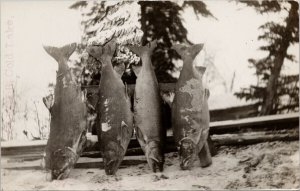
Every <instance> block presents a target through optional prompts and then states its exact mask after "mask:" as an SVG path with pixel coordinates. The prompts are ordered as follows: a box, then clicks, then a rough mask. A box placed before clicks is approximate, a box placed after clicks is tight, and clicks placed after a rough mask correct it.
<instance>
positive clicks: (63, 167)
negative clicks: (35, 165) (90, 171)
mask: <svg viewBox="0 0 300 191" xmlns="http://www.w3.org/2000/svg"><path fill="white" fill-rule="evenodd" d="M44 49H45V50H46V52H47V53H48V54H49V55H50V56H52V57H53V58H54V59H55V60H56V61H57V62H58V71H57V75H56V85H55V91H54V99H53V97H52V96H47V97H45V98H43V102H44V104H45V105H46V107H47V108H48V109H49V111H50V114H51V122H50V135H49V139H48V141H47V146H46V149H45V158H44V160H45V168H46V169H48V170H51V179H64V178H67V177H68V176H69V173H70V170H71V169H72V168H73V167H74V165H75V163H76V161H77V160H78V158H79V156H80V154H81V153H82V150H83V148H84V145H85V143H86V136H85V134H86V128H87V125H86V114H87V113H86V104H85V102H84V94H83V92H82V91H81V89H80V85H77V84H76V82H75V79H74V77H73V75H72V73H71V71H70V68H69V67H68V65H67V61H68V59H69V57H70V56H71V55H72V53H73V52H74V51H75V49H76V44H75V43H73V44H69V45H66V46H63V47H61V48H57V47H50V46H45V47H44Z"/></svg>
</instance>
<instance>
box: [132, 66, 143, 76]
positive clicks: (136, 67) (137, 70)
mask: <svg viewBox="0 0 300 191" xmlns="http://www.w3.org/2000/svg"><path fill="white" fill-rule="evenodd" d="M141 68H142V66H136V65H132V70H133V72H134V74H135V76H136V77H137V76H138V75H139V73H140V71H141Z"/></svg>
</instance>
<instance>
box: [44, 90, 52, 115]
mask: <svg viewBox="0 0 300 191" xmlns="http://www.w3.org/2000/svg"><path fill="white" fill-rule="evenodd" d="M43 102H44V104H45V106H46V107H47V109H48V110H49V111H50V112H51V109H52V107H53V105H54V98H53V95H52V94H50V95H48V96H46V97H43Z"/></svg>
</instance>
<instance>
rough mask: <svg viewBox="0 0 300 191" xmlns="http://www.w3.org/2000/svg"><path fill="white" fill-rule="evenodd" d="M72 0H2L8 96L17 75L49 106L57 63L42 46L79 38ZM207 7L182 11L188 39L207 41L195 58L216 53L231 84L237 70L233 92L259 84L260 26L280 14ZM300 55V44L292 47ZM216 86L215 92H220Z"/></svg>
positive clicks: (215, 4) (26, 90) (295, 67)
mask: <svg viewBox="0 0 300 191" xmlns="http://www.w3.org/2000/svg"><path fill="white" fill-rule="evenodd" d="M71 4H72V2H71V1H30V0H27V1H1V90H2V94H1V95H2V96H3V95H5V94H6V93H8V92H6V91H5V88H4V87H6V85H7V84H9V83H11V82H15V81H16V79H17V84H18V91H19V92H20V95H21V99H22V100H23V101H24V102H26V101H29V102H33V101H36V102H37V103H38V104H39V109H40V110H41V113H42V114H43V115H45V116H47V115H48V111H47V110H46V108H45V107H44V106H43V104H42V103H41V98H42V97H43V96H45V95H47V93H48V88H47V87H48V84H49V83H51V82H52V83H53V82H55V77H56V70H57V63H56V61H55V60H54V59H53V58H51V57H50V56H49V55H48V54H47V53H46V52H45V51H44V49H43V45H50V46H63V45H65V44H68V43H72V42H77V43H80V39H81V26H80V21H81V15H80V12H79V11H76V10H71V9H69V8H68V7H69V6H70V5H71ZM206 4H207V8H208V9H209V10H210V11H211V12H212V13H213V15H214V16H215V17H216V18H217V20H216V19H213V18H204V17H201V16H200V17H199V18H197V17H196V16H195V15H194V12H193V10H192V9H186V10H185V11H184V12H183V13H182V19H183V22H184V26H185V27H186V28H187V31H188V38H189V39H190V40H191V41H192V42H194V43H204V47H205V48H204V49H205V51H203V52H202V53H201V54H200V55H199V56H197V58H196V62H199V63H201V62H203V60H204V57H205V53H206V54H209V55H212V56H213V58H214V65H215V66H216V68H217V70H218V72H219V73H220V75H221V76H222V78H223V79H224V81H225V83H226V84H227V85H229V84H230V83H231V80H232V77H233V74H234V72H235V82H234V86H233V92H234V91H238V90H239V89H240V88H241V87H247V86H249V85H250V84H255V82H256V78H255V76H254V75H253V74H254V70H253V69H250V68H249V63H248V62H247V60H248V59H249V58H260V57H262V56H263V55H264V53H262V52H261V51H258V47H259V46H260V45H262V42H259V41H258V40H257V37H258V35H259V34H260V33H261V31H260V30H258V27H259V26H260V25H261V24H263V23H264V22H265V21H267V20H269V19H276V20H280V19H281V16H280V15H279V16H274V15H265V16H262V15H260V14H257V13H256V12H255V11H254V10H253V9H251V8H247V7H246V6H244V5H236V3H235V2H231V3H229V2H228V1H224V0H220V1H206ZM289 51H290V52H291V53H294V54H295V55H296V59H297V60H299V56H298V54H299V45H297V46H294V47H292V48H291V49H290V50H289ZM298 71H299V63H295V64H288V65H287V64H286V65H285V66H284V72H285V73H295V72H296V73H298ZM222 93H224V92H222V91H220V89H219V90H218V89H215V90H213V92H211V95H212V94H213V95H214V94H215V95H217V94H220V95H221V94H222Z"/></svg>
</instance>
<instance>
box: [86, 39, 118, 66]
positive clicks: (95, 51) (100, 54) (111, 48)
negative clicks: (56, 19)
mask: <svg viewBox="0 0 300 191" xmlns="http://www.w3.org/2000/svg"><path fill="white" fill-rule="evenodd" d="M116 46H117V44H116V41H115V40H114V39H113V40H111V41H109V42H107V43H106V44H105V45H104V46H89V47H88V48H87V52H88V53H89V54H90V55H91V56H93V57H94V58H96V59H97V60H99V61H100V62H102V64H105V60H111V59H112V57H113V55H114V53H115V51H116Z"/></svg>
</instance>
